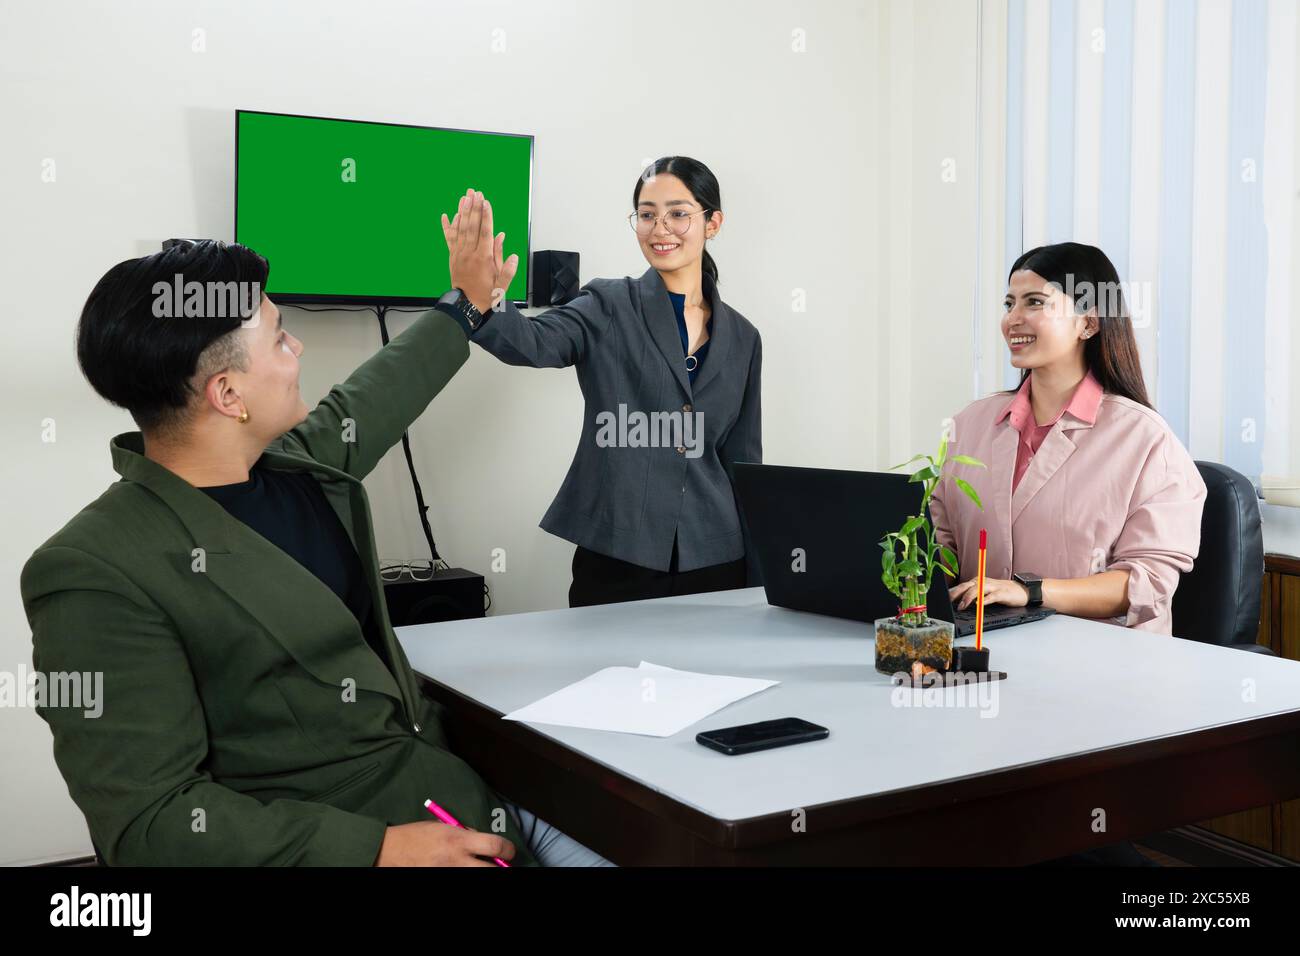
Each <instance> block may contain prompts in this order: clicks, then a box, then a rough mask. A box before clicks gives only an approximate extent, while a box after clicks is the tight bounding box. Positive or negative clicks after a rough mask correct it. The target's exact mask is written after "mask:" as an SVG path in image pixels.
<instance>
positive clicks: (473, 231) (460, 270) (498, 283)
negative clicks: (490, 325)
mask: <svg viewBox="0 0 1300 956" xmlns="http://www.w3.org/2000/svg"><path fill="white" fill-rule="evenodd" d="M442 234H443V236H444V237H445V238H446V240H447V252H448V254H449V257H450V260H449V265H450V271H451V284H452V286H454V287H455V288H457V289H460V290H461V291H462V292H464V293H465V296H466V298H468V299H469V300H470V302H472V303H474V307H475V308H476V309H478V310H479V311H480V312H487V311H489V310H490V309H493V308H496V307H497V306H498V304H499V303H500V302H501V301H502V299H503V298H504V296H505V291H506V289H508V288H510V282H511V280H512V279H514V277H515V272H516V271H517V270H518V269H519V256H517V255H514V254H511V256H510V258H508V259H505V260H503V259H502V252H503V251H504V249H505V242H506V234H505V233H504V232H502V233H499V234H497V236H496V237H495V238H493V235H492V205H491V203H489V202H488V201H487V200H486V199H484V198H483V194H482V193H481V192H476V191H475V190H473V189H467V190H466V191H465V195H464V196H461V197H460V204H459V207H458V208H457V210H456V216H455V218H454V219H451V220H448V219H447V214H446V213H443V214H442Z"/></svg>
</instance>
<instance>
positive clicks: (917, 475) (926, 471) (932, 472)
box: [907, 465, 939, 482]
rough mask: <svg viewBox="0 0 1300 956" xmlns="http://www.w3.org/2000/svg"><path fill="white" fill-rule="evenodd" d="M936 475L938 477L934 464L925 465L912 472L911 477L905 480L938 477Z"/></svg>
mask: <svg viewBox="0 0 1300 956" xmlns="http://www.w3.org/2000/svg"><path fill="white" fill-rule="evenodd" d="M938 477H939V472H938V469H936V468H935V466H934V465H926V466H925V467H924V468H922V469H920V470H919V471H914V472H912V477H911V478H908V479H907V480H908V481H909V482H910V481H929V480H930V479H931V478H938Z"/></svg>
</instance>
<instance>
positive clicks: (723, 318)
mask: <svg viewBox="0 0 1300 956" xmlns="http://www.w3.org/2000/svg"><path fill="white" fill-rule="evenodd" d="M704 294H705V296H707V297H708V300H709V308H710V309H711V310H712V317H711V320H710V325H709V357H708V359H707V360H706V361H705V362H704V367H703V368H702V369H700V374H699V375H697V376H695V391H697V392H699V391H703V390H704V386H705V385H707V384H709V382H711V381H712V380H713V379H714V378H715V377H717V375H718V372H719V371H721V370H722V367H723V366H724V365H726V364H727V362H728V361H729V360H731V358H732V356H731V347H732V345H733V343H734V339H735V337H736V336H735V331H736V329H735V318H734V317H733V316H732V314H731V309H730V308H728V306H727V304H726V303H725V302H723V301H722V299H721V298H720V297H719V296H718V286H717V283H715V282H714V281H713V277H712V276H711V275H709V274H708V273H707V272H706V273H705V274H704ZM676 322H677V319H676V317H675V316H674V318H673V323H674V324H676ZM677 341H678V343H680V342H681V337H680V336H678V339H677ZM747 370H748V369H747V368H746V371H747Z"/></svg>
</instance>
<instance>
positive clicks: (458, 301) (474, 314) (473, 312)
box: [434, 289, 483, 335]
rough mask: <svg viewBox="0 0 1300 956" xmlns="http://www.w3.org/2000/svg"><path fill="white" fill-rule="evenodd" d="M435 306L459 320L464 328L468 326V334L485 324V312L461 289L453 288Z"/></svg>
mask: <svg viewBox="0 0 1300 956" xmlns="http://www.w3.org/2000/svg"><path fill="white" fill-rule="evenodd" d="M434 308H435V309H437V310H438V311H440V312H446V313H447V314H448V315H450V316H451V317H452V318H453V319H455V320H456V321H457V322H459V323H460V325H461V327H462V328H466V332H465V334H466V335H469V334H470V333H471V332H474V331H476V330H477V329H478V327H479V326H480V325H482V324H483V313H482V312H480V311H479V310H478V309H477V308H475V307H474V303H473V302H471V301H470V300H469V297H468V296H466V295H465V293H464V292H462V291H461V290H460V289H452V290H451V291H450V292H448V293H447V294H446V295H444V296H443V297H442V298H441V299H439V300H438V302H437V304H436V305H435V306H434Z"/></svg>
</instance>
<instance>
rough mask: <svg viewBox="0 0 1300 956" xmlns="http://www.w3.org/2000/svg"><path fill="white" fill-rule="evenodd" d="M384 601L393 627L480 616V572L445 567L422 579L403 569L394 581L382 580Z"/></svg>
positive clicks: (481, 581)
mask: <svg viewBox="0 0 1300 956" xmlns="http://www.w3.org/2000/svg"><path fill="white" fill-rule="evenodd" d="M421 576H423V575H421ZM384 603H385V604H386V605H388V620H389V621H390V622H391V623H392V625H393V627H405V626H406V625H408V624H435V623H437V622H439V621H460V620H464V619H465V618H471V617H483V616H484V606H485V602H484V591H483V575H481V574H475V573H474V572H473V571H466V570H465V569H464V568H448V569H447V570H445V571H442V570H440V571H435V572H434V574H433V577H432V578H430V579H429V580H427V581H421V580H418V579H416V578H413V577H412V576H411V572H410V571H403V572H402V573H401V576H400V577H399V578H398V579H397V580H396V581H385V582H384Z"/></svg>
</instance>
